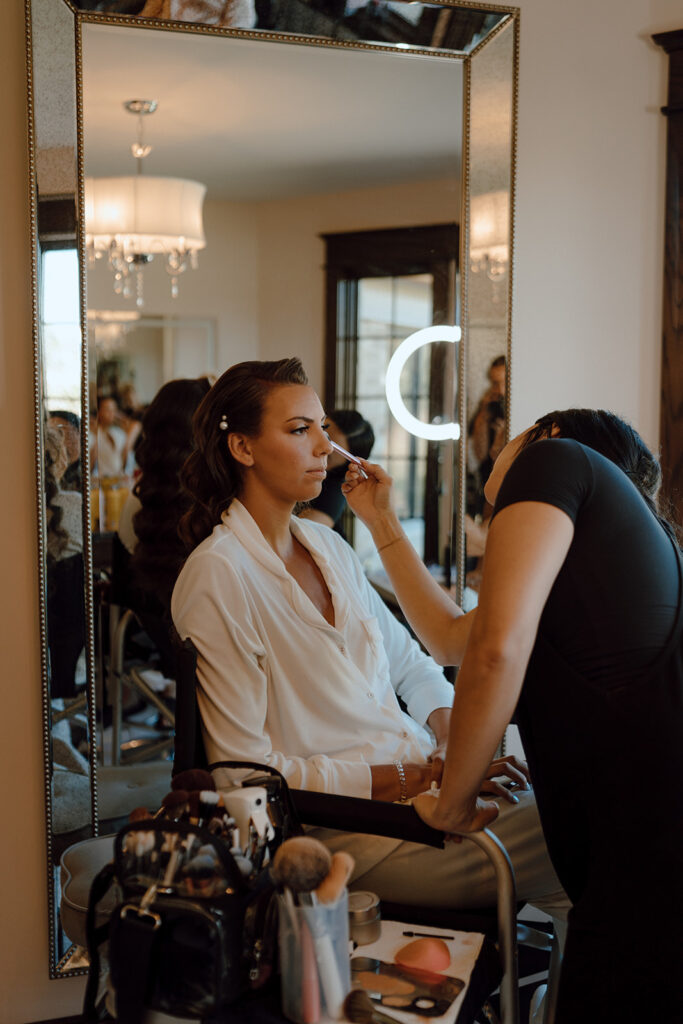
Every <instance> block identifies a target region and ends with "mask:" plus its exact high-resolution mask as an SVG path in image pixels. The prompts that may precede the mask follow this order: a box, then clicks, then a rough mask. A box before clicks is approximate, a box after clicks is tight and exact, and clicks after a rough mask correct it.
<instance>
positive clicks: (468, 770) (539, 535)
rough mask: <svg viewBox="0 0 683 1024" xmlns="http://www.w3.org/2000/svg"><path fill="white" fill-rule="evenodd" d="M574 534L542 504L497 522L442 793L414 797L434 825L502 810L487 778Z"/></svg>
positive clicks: (468, 827) (461, 677) (476, 824)
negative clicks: (483, 794)
mask: <svg viewBox="0 0 683 1024" xmlns="http://www.w3.org/2000/svg"><path fill="white" fill-rule="evenodd" d="M573 533H574V527H573V523H572V520H571V519H570V517H569V516H568V515H567V514H566V513H565V512H563V511H561V510H560V509H558V508H556V507H554V506H552V505H546V504H543V503H541V502H529V501H527V502H519V503H517V504H514V505H509V506H508V507H506V508H504V509H503V510H502V511H501V512H499V513H498V515H497V516H496V517H495V519H494V520H493V523H492V525H491V527H490V530H489V539H488V542H487V548H486V567H485V570H484V578H483V581H482V587H481V591H480V594H479V606H478V614H477V617H476V620H475V622H474V625H473V627H472V632H471V636H470V640H469V643H468V645H467V652H466V654H465V657H464V660H463V663H462V667H461V668H460V672H459V674H458V685H457V687H456V692H455V699H454V702H453V714H452V716H451V724H450V734H449V739H448V752H447V756H446V765H445V769H444V774H443V779H442V783H441V792H440V795H439V797H438V799H437V798H435V797H432V796H429V794H424V795H422V796H420V797H419V798H418V799H417V801H416V802H415V807H416V809H417V811H418V813H419V814H420V816H421V817H422V818H423V819H424V820H425V821H426V822H427V823H428V824H430V825H433V826H434V827H435V828H439V829H442V830H443V831H445V832H449V831H464V832H471V831H475V830H476V829H479V828H483V827H485V826H486V825H487V824H489V822H491V821H493V819H494V818H495V817H496V815H497V813H498V808H497V806H496V804H493V803H487V802H485V801H483V800H481V799H480V798H479V793H480V790H481V784H482V780H483V779H484V777H485V775H486V773H487V768H488V766H489V765H490V762H491V758H492V757H493V754H494V752H495V750H496V747H497V746H498V743H499V742H500V738H501V736H502V735H503V732H504V731H505V728H506V726H507V725H508V723H509V721H510V718H511V717H512V713H513V711H514V708H515V705H516V703H517V700H518V698H519V694H520V691H521V689H522V684H523V682H524V673H525V671H526V667H527V664H528V661H529V657H530V655H531V651H532V649H533V645H534V642H535V639H536V632H537V629H538V624H539V621H540V617H541V613H542V611H543V608H544V605H545V602H546V600H547V598H548V595H549V593H550V590H551V588H552V585H553V583H554V581H555V578H556V576H557V574H558V572H559V571H560V568H561V567H562V563H563V562H564V559H565V557H566V555H567V552H568V550H569V546H570V544H571V541H572V537H573ZM520 595H521V599H520Z"/></svg>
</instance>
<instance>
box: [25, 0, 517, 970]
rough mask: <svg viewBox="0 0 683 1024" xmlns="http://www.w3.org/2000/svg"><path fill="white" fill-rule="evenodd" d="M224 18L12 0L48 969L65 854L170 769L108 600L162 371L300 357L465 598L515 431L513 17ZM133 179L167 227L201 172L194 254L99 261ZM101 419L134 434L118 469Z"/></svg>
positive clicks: (275, 3) (268, 8)
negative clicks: (431, 432) (402, 420)
mask: <svg viewBox="0 0 683 1024" xmlns="http://www.w3.org/2000/svg"><path fill="white" fill-rule="evenodd" d="M203 6H205V7H206V9H207V11H208V10H209V8H211V10H212V11H213V14H212V15H211V16H210V17H211V18H212V19H213V20H212V22H209V21H208V20H205V21H201V20H200V19H201V18H202V17H204V15H203V14H202V7H203ZM220 6H221V5H220V4H219V5H217V4H215V3H214V4H211V5H208V4H207V5H202V3H197V2H195V3H192V4H185V3H182V2H180V0H167V2H165V3H164V4H163V5H160V4H159V3H151V2H150V0H147V3H145V2H144V0H81V2H80V3H77V2H76V0H70V2H68V0H27V37H28V54H29V92H30V100H31V111H32V118H31V142H32V165H31V174H32V197H33V207H32V211H33V217H32V221H33V224H32V226H33V253H34V299H35V302H34V310H35V314H34V345H35V355H36V362H35V365H36V436H37V461H36V475H37V482H38V510H39V524H40V533H39V545H40V591H41V635H40V643H41V645H42V665H43V678H42V687H43V698H44V699H43V709H44V729H45V791H46V805H47V856H48V866H49V868H48V894H49V920H50V958H51V959H50V971H51V976H52V977H63V976H66V975H69V974H73V973H78V972H79V971H81V972H82V971H83V970H84V963H83V960H82V959H79V952H78V950H74V949H73V948H71V947H70V944H69V942H68V940H67V939H66V938H65V937H64V936H63V935H62V932H61V930H60V927H59V878H58V865H59V856H60V854H61V852H62V850H63V849H64V848H65V847H66V846H67V845H69V844H70V843H71V842H74V841H75V840H77V839H79V838H84V837H87V836H90V835H92V834H96V833H97V832H98V831H102V830H104V829H109V828H111V827H115V826H116V823H117V821H119V820H121V819H122V818H123V817H125V815H126V814H127V812H128V811H129V810H130V809H132V808H133V807H134V806H138V805H140V804H145V803H146V800H147V799H148V798H149V800H150V806H151V805H152V803H153V801H154V799H155V796H156V794H157V792H158V791H159V787H161V793H162V794H163V792H165V790H166V788H168V786H167V782H168V780H169V779H170V768H171V766H170V761H169V760H168V758H169V756H170V749H171V747H172V735H171V732H172V730H171V725H172V722H171V721H170V720H169V719H165V718H164V710H165V708H166V705H165V704H164V693H163V692H162V690H163V686H162V688H161V689H158V688H157V689H155V685H156V684H154V681H153V679H152V675H153V671H152V675H150V674H149V671H147V675H146V676H144V672H143V667H144V662H145V651H144V650H142V651H141V652H140V654H139V661H140V665H138V666H137V668H138V669H139V674H142V675H143V676H144V678H145V679H146V680H147V683H149V684H150V686H151V688H152V690H153V692H154V693H155V694H156V695H157V702H156V704H155V703H154V701H153V702H152V706H153V710H154V714H155V721H154V722H153V723H152V724H151V725H150V724H149V723H148V722H147V721H145V720H143V719H144V713H145V712H144V709H143V717H142V718H141V719H140V721H138V722H137V723H136V722H135V721H134V715H132V714H131V715H130V716H129V717H128V718H125V719H122V717H121V701H122V699H123V698H122V695H121V687H120V686H119V683H118V679H117V671H118V668H117V666H118V665H119V662H118V661H117V658H118V654H117V651H118V648H117V644H118V643H119V640H120V639H121V637H122V636H124V635H125V628H124V626H125V624H123V625H122V619H121V616H120V612H121V609H118V610H117V611H116V613H114V612H113V610H112V607H113V605H112V601H111V594H110V593H109V590H108V588H109V584H110V579H109V572H110V569H111V559H112V537H113V535H114V533H115V531H116V527H117V524H118V517H119V515H120V511H121V507H122V505H123V503H124V501H125V498H126V494H127V492H128V490H129V489H130V487H131V486H132V478H133V474H134V472H135V459H134V441H135V436H136V432H137V431H138V430H139V415H140V411H141V410H143V409H144V407H145V406H146V405H147V404H148V403H149V402H150V401H151V399H152V398H153V397H154V395H155V393H156V391H157V390H158V388H159V387H160V386H161V384H163V383H164V382H165V381H167V380H170V379H173V378H176V377H201V376H204V375H208V376H211V375H213V374H216V373H220V372H222V370H223V369H225V368H226V367H228V366H229V365H231V364H232V363H235V362H238V361H240V360H242V359H247V358H263V359H271V358H280V357H281V356H283V355H292V354H296V355H299V356H300V357H301V358H302V360H303V362H304V364H305V365H306V367H307V369H308V372H309V376H310V377H311V381H312V383H313V384H314V385H315V386H316V387H317V388H318V389H319V391H320V393H321V394H324V396H325V401H326V403H327V405H328V408H329V405H330V404H331V403H332V404H333V403H337V404H340V403H341V404H346V405H350V404H353V405H355V406H356V407H358V408H360V409H361V411H363V410H365V413H366V415H367V418H369V419H371V421H372V420H373V419H374V420H375V425H376V428H377V429H376V434H377V438H378V441H377V446H376V448H375V452H374V454H375V455H376V457H377V458H378V459H379V460H390V461H391V460H392V459H393V460H395V466H396V467H399V471H400V473H402V474H403V475H404V477H405V479H406V480H407V481H409V486H408V484H407V485H406V486H407V490H406V494H408V495H409V499H408V498H406V509H407V512H406V516H407V517H411V518H413V519H414V520H415V530H416V536H418V540H417V541H416V543H417V544H418V546H420V550H421V553H422V554H423V555H424V556H425V557H426V558H427V560H428V561H430V562H432V563H433V564H434V567H435V571H436V572H438V573H440V574H441V576H443V578H444V583H445V585H453V586H454V591H455V593H456V595H457V597H458V598H460V599H462V598H463V594H464V593H465V581H466V578H467V574H468V573H470V574H471V576H470V582H471V584H472V586H471V588H469V589H470V590H471V593H472V594H474V598H473V599H474V600H476V564H477V559H478V557H479V554H478V552H479V548H478V546H477V545H478V542H477V529H478V528H479V527H481V526H482V520H484V522H485V515H486V510H485V509H484V507H483V505H482V502H481V495H480V492H479V490H478V488H479V485H480V481H481V477H482V474H483V473H484V471H485V462H486V459H487V458H489V457H490V454H491V450H492V447H494V446H495V443H496V442H497V441H498V440H500V439H501V438H502V437H503V436H504V433H505V430H506V423H507V414H506V398H507V395H508V394H509V372H510V348H509V345H510V313H511V311H510V296H511V265H512V223H513V209H514V202H513V199H514V195H513V191H514V173H513V171H514V150H515V104H516V94H517V55H518V45H519V12H518V10H517V9H516V8H512V7H502V6H492V5H486V4H469V3H457V2H453V3H449V2H446V0H442V2H438V3H430V4H423V3H416V2H410V3H408V2H405V0H380V2H379V3H378V2H376V0H373V2H371V3H368V4H365V3H363V2H356V0H346V2H344V0H341V2H339V0H255V2H251V0H240V2H239V3H233V2H230V3H225V4H224V5H223V8H222V11H219V10H218V8H220ZM189 9H191V10H192V11H193V12H194V14H193V17H194V18H195V20H194V21H192V20H188V21H184V20H183V12H184V11H186V10H189ZM152 13H154V15H155V16H154V17H151V16H148V15H151V14H152ZM157 14H159V15H160V14H164V15H167V16H168V17H167V18H166V17H161V16H159V17H157V16H156V15H157ZM206 18H207V19H208V18H209V15H206ZM171 19H173V20H171ZM141 101H145V102H144V103H142V102H141ZM151 101H153V103H152V102H151ZM152 105H155V106H156V109H155V110H150V106H152ZM150 147H151V149H150ZM148 149H149V152H146V151H147V150H148ZM122 176H124V177H127V178H128V179H129V180H130V179H133V178H136V179H137V181H138V186H139V182H140V180H143V181H144V179H153V181H154V182H156V183H157V184H156V185H155V189H156V192H157V195H156V196H155V199H159V198H161V200H162V201H161V204H160V208H161V209H162V216H163V217H164V218H166V219H167V220H168V222H169V224H170V223H171V222H172V221H173V220H174V218H175V217H176V215H177V211H176V210H175V208H174V202H175V199H172V198H168V196H170V195H171V193H168V196H167V193H166V192H165V185H164V181H171V180H176V179H180V180H182V181H185V182H187V181H189V182H194V183H196V195H195V211H196V209H197V208H198V206H197V204H199V207H201V202H202V199H203V232H202V228H201V224H199V227H198V228H197V232H196V234H197V238H196V239H195V242H196V243H197V245H196V246H195V247H196V248H197V249H198V250H199V251H198V252H197V253H191V252H189V250H190V249H192V247H193V246H192V245H191V244H190V243H191V236H192V230H191V229H187V230H186V229H185V228H183V232H184V234H183V240H184V241H183V244H182V245H180V246H179V247H178V248H179V249H183V250H188V251H187V252H185V251H182V252H179V251H176V252H175V254H174V255H173V256H172V258H171V261H170V265H165V260H164V259H163V258H162V257H161V255H160V254H159V253H158V252H157V254H156V255H155V258H154V259H152V260H151V261H149V260H147V259H144V260H143V259H137V258H136V259H134V260H126V252H125V250H124V249H121V248H120V247H119V248H117V245H111V244H110V245H109V246H108V248H107V247H106V246H103V245H99V250H100V251H99V253H96V252H92V251H91V252H90V253H88V249H89V248H90V249H92V248H93V246H89V245H88V243H89V242H90V241H91V236H92V235H93V233H94V231H95V228H94V225H95V222H96V216H98V215H99V214H97V213H96V212H95V207H94V206H93V205H92V196H93V195H94V194H95V193H94V191H93V189H94V188H99V187H100V186H102V187H105V186H106V182H107V179H113V178H117V177H122ZM93 182H94V183H95V184H94V185H93ZM159 183H161V184H159ZM138 186H136V187H138ZM140 187H142V186H140ZM152 191H154V189H152ZM204 192H205V195H204ZM162 193H163V194H162ZM147 194H148V196H149V193H147ZM151 205H152V200H151V199H148V200H146V203H145V209H146V210H147V209H148V208H151ZM154 230H155V231H156V232H160V230H161V229H160V228H159V227H158V226H157V227H155V228H154ZM171 230H172V231H175V232H176V234H177V233H178V232H179V230H180V229H179V228H178V227H177V226H175V227H173V228H172V229H171V228H169V231H171ZM111 234H112V235H113V234H114V229H111ZM399 237H400V239H401V244H400V245H399V244H398V239H399ZM378 239H379V240H380V243H381V247H382V251H383V253H385V254H386V253H387V252H388V253H389V257H387V258H385V255H383V256H382V257H381V259H380V258H379V257H378V258H377V259H375V256H374V255H373V253H374V252H375V250H374V249H372V248H371V247H372V246H373V245H375V244H376V243H377V240H378ZM110 241H111V239H110ZM351 241H353V253H354V256H353V260H352V261H350V258H347V257H348V253H350V252H351V247H350V242H351ZM204 243H205V244H204ZM364 246H365V248H364ZM105 250H106V251H105ZM377 251H379V250H377ZM340 254H341V255H340ZM96 256H98V257H99V258H95V257H96ZM174 261H175V262H174ZM195 264H196V266H195ZM332 281H334V284H332V285H331V283H330V282H332ZM335 303H336V304H337V305H335ZM340 303H341V305H339V304H340ZM338 307H339V308H338ZM342 307H343V310H342ZM342 312H343V315H342ZM433 325H438V326H445V327H448V328H449V329H450V330H451V333H450V334H449V336H448V337H444V338H443V339H432V343H430V344H429V345H427V346H425V347H424V348H422V349H419V350H417V351H416V352H415V353H414V354H413V355H412V356H411V357H410V358H409V359H407V360H406V363H405V366H404V369H403V372H402V375H401V390H402V393H403V400H404V402H405V403H406V405H407V406H410V408H411V409H412V410H413V411H414V414H415V416H416V418H417V419H418V420H421V421H423V422H425V423H432V424H435V423H452V424H455V425H456V429H455V430H454V431H453V432H452V434H451V437H450V438H449V439H448V440H445V441H434V440H429V439H424V438H419V437H415V436H413V435H410V434H409V433H407V432H406V431H405V429H404V428H399V427H398V426H397V425H396V424H395V423H394V422H393V421H392V419H391V417H389V416H388V414H387V411H386V404H385V398H384V395H383V377H384V373H385V370H386V364H387V362H388V360H389V358H390V357H391V355H392V354H393V352H394V351H395V350H396V348H397V347H398V345H399V344H400V342H401V341H403V340H404V338H405V337H406V336H408V335H410V334H413V333H415V332H416V331H419V330H421V329H422V328H424V327H427V326H433ZM454 326H457V327H459V328H460V332H461V334H460V340H458V341H455V340H454V337H455V332H453V331H452V328H453V327H454ZM411 389H412V390H411ZM124 395H125V399H124V397H123V396H124ZM411 401H412V402H413V404H412V406H411V405H410V402H411ZM364 403H365V404H364ZM98 404H99V405H100V406H104V409H100V413H99V416H98ZM107 417H109V418H110V421H111V423H112V424H113V425H114V426H115V427H116V429H117V430H118V431H120V432H121V433H122V434H124V435H125V450H124V449H123V448H121V450H120V451H119V450H118V449H117V444H118V442H113V448H114V454H115V455H116V457H117V459H120V461H118V462H116V464H115V465H113V464H112V466H110V464H109V463H108V462H107V460H106V458H105V456H104V454H103V453H104V451H105V444H106V443H107V437H106V435H107V433H108V430H109V427H108V424H107ZM482 417H483V422H484V423H485V429H484V430H483V431H482V430H480V427H481V422H480V421H482ZM476 434H479V435H481V437H484V438H485V440H484V441H483V442H481V437H480V442H481V443H480V444H479V445H478V447H477V448H476V450H475V447H474V445H473V439H474V437H475V435H476ZM482 445H483V447H482ZM112 467H113V468H112ZM420 474H422V475H420ZM430 495H431V496H432V498H433V500H432V498H430V497H429V496H430ZM466 524H469V528H468V529H466ZM420 531H421V532H420ZM355 542H356V543H357V545H358V546H359V548H360V547H362V537H359V538H356V540H355ZM136 642H137V643H139V644H141V645H142V646H143V648H144V637H143V638H142V639H140V638H136V637H134V638H133V643H136ZM157 675H161V676H162V679H163V673H157ZM157 682H158V680H157ZM117 687H118V689H117ZM113 690H116V693H113ZM136 692H137V693H138V695H139V693H140V692H143V691H141V690H137V691H136ZM159 695H160V696H159ZM148 710H149V709H147V711H148ZM131 723H132V724H131ZM134 725H137V728H133V726H134ZM145 729H148V732H149V735H146V734H145ZM155 786H156V789H155Z"/></svg>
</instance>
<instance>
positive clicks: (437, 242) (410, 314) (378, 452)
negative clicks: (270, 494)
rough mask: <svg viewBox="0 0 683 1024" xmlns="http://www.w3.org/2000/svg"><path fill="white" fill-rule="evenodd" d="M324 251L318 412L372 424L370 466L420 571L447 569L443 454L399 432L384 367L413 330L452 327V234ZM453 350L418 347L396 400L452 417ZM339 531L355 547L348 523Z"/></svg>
mask: <svg viewBox="0 0 683 1024" xmlns="http://www.w3.org/2000/svg"><path fill="white" fill-rule="evenodd" d="M322 237H323V239H324V241H325V245H326V268H325V269H326V331H325V334H326V348H325V352H326V356H325V406H326V409H328V410H332V409H334V408H349V409H351V408H353V409H358V411H359V412H360V413H361V414H362V415H363V416H364V417H365V418H366V419H367V420H369V422H370V423H371V424H372V426H373V429H374V432H375V438H376V441H375V447H374V449H373V453H372V458H373V460H376V461H378V462H380V463H382V464H383V465H384V466H385V467H386V468H387V470H388V472H389V473H391V475H392V477H393V479H394V495H395V500H396V503H397V508H398V511H399V515H400V517H401V519H402V520H404V521H406V522H408V523H410V524H413V526H414V527H415V530H414V536H416V537H417V538H419V541H420V544H419V546H420V547H421V550H420V554H421V555H422V557H423V558H424V560H425V562H427V564H444V562H445V561H446V562H448V560H449V557H448V553H447V552H444V551H443V550H441V548H442V547H443V535H442V533H443V531H441V535H440V529H439V498H440V493H441V486H442V472H441V469H442V467H441V463H440V460H441V459H442V458H443V446H442V445H440V444H438V443H433V442H428V441H425V440H423V439H422V438H417V437H414V436H413V435H411V434H408V433H407V432H406V431H405V430H404V429H403V428H402V427H400V426H399V425H398V424H397V423H396V422H395V420H394V419H393V417H392V415H391V413H390V411H389V408H388V406H387V402H386V397H385V393H384V378H385V374H386V369H387V365H388V363H389V360H390V358H391V356H392V354H393V353H394V352H395V351H396V348H397V347H398V345H399V344H400V343H401V341H403V340H404V338H406V337H408V336H409V335H410V334H412V333H413V332H414V331H416V330H419V329H420V328H423V327H428V326H431V325H432V324H454V323H457V318H458V309H457V269H458V250H459V227H458V225H457V224H454V223H450V224H437V225H429V226H425V227H410V228H391V229H387V230H377V231H358V232H346V233H343V234H326V235H323V236H322ZM454 356H455V353H454V346H453V345H451V344H449V343H447V342H443V343H436V344H432V345H428V346H425V347H424V348H422V349H421V350H419V352H418V353H416V354H415V355H414V356H413V357H412V358H411V359H410V360H409V361H408V363H407V364H406V367H405V369H404V372H403V376H402V396H403V400H404V402H405V404H406V406H407V408H408V409H409V410H410V412H412V413H413V415H414V416H416V417H417V418H418V419H420V420H422V421H424V422H426V423H427V422H432V421H436V420H437V419H438V418H444V417H446V418H448V419H449V420H450V419H453V418H455V416H454V409H453V408H452V405H453V401H454V398H453V388H449V387H448V386H447V382H448V381H449V380H451V381H452V380H454V379H456V369H455V366H454ZM344 532H345V534H346V536H347V537H348V539H349V540H350V541H351V543H354V521H353V516H352V515H351V514H350V513H349V512H348V511H347V512H346V513H345V521H344Z"/></svg>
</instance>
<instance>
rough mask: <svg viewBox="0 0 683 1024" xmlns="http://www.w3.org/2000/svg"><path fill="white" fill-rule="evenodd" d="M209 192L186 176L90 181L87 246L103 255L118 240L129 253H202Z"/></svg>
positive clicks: (87, 190) (88, 187)
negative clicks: (206, 200)
mask: <svg viewBox="0 0 683 1024" xmlns="http://www.w3.org/2000/svg"><path fill="white" fill-rule="evenodd" d="M205 194H206V186H205V185H202V184H200V183H199V182H197V181H187V180H186V179H184V178H154V177H148V176H147V175H144V176H143V175H135V176H134V175H130V176H126V177H116V178H86V179H85V230H86V235H85V238H86V244H87V245H88V246H91V247H93V248H94V249H95V251H100V252H101V251H103V250H106V249H109V248H110V246H111V245H112V242H116V243H118V244H119V245H121V246H122V248H123V249H124V250H125V252H126V253H127V254H130V255H155V254H162V253H166V254H168V253H171V252H177V251H178V250H180V251H185V252H191V251H197V250H198V249H203V248H204V247H205V246H206V239H205V238H204V228H203V223H202V203H203V201H204V196H205Z"/></svg>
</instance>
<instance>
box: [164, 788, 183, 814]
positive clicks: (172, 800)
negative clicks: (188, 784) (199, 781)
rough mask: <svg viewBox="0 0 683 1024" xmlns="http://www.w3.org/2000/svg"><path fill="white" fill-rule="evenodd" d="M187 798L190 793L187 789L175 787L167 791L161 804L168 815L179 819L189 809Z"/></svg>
mask: <svg viewBox="0 0 683 1024" xmlns="http://www.w3.org/2000/svg"><path fill="white" fill-rule="evenodd" d="M187 798H188V793H187V790H186V789H175V790H171V792H170V793H167V794H166V796H165V797H164V799H163V800H162V801H161V806H162V807H163V809H164V811H165V812H166V815H167V817H169V818H172V819H173V821H178V820H179V819H180V818H182V816H183V814H184V813H185V811H186V810H187Z"/></svg>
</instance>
